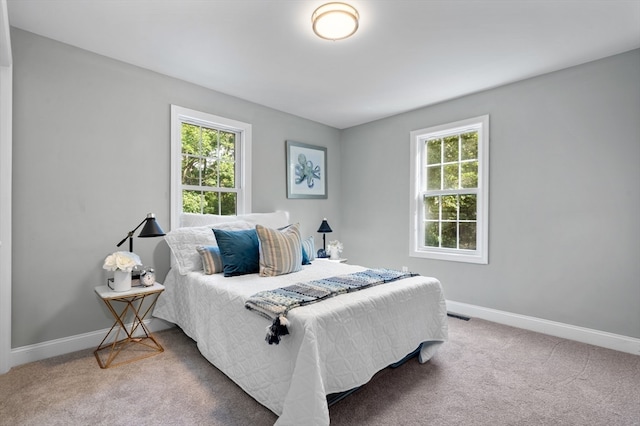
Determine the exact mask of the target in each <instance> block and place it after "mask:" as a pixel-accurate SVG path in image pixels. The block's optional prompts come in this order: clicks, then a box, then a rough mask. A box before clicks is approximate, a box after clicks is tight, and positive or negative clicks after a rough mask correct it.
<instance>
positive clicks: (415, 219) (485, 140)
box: [409, 115, 489, 264]
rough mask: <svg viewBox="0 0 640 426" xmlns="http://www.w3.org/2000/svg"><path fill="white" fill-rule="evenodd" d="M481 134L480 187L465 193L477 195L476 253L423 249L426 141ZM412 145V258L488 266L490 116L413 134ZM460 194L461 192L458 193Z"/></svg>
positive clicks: (410, 249) (425, 247)
mask: <svg viewBox="0 0 640 426" xmlns="http://www.w3.org/2000/svg"><path fill="white" fill-rule="evenodd" d="M468 130H477V131H478V187H477V189H470V190H469V191H466V190H465V193H473V194H476V195H477V199H476V209H477V212H476V220H477V227H476V249H475V250H463V249H451V248H440V247H428V246H425V245H424V221H423V220H422V219H423V218H424V217H425V213H424V202H423V196H424V194H425V193H426V192H427V191H426V189H425V188H423V185H424V182H425V181H426V177H425V176H424V173H425V172H426V167H425V163H426V149H425V141H426V140H428V139H432V138H435V137H444V136H449V135H452V134H458V133H464V132H466V131H468ZM410 141H411V166H410V170H411V185H410V186H411V198H410V199H411V201H410V209H409V211H410V233H409V235H410V237H409V240H410V243H409V244H410V246H409V256H411V257H421V258H428V259H438V260H450V261H455V262H468V263H479V264H488V263H489V116H488V115H483V116H479V117H474V118H469V119H466V120H460V121H456V122H453V123H448V124H443V125H439V126H433V127H428V128H425V129H420V130H414V131H412V132H411V133H410ZM456 192H458V193H460V191H456Z"/></svg>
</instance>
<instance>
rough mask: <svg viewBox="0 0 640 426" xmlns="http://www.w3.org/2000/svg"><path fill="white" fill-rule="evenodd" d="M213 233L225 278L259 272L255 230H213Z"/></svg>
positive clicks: (258, 253) (258, 254)
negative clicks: (218, 248)
mask: <svg viewBox="0 0 640 426" xmlns="http://www.w3.org/2000/svg"><path fill="white" fill-rule="evenodd" d="M213 233H214V234H215V236H216V241H217V242H218V247H220V256H221V257H222V272H223V274H224V276H225V277H233V276H236V275H245V274H255V273H257V272H258V271H259V270H260V252H259V244H258V234H257V233H256V230H255V229H246V230H242V231H223V230H222V229H215V228H214V229H213Z"/></svg>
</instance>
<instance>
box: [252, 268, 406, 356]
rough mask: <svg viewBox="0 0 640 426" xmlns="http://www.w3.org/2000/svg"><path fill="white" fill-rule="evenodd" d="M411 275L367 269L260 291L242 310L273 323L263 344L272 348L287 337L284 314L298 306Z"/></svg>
mask: <svg viewBox="0 0 640 426" xmlns="http://www.w3.org/2000/svg"><path fill="white" fill-rule="evenodd" d="M416 275H418V274H415V273H413V272H401V271H395V270H392V269H385V268H379V269H367V270H366V271H362V272H354V273H352V274H346V275H339V276H336V277H331V278H323V279H320V280H314V281H309V282H306V283H297V284H293V285H290V286H287V287H282V288H278V289H275V290H267V291H261V292H260V293H256V294H254V295H253V296H251V297H250V298H249V299H248V300H247V301H246V303H245V307H246V308H247V309H249V310H251V311H253V312H256V313H257V314H260V315H262V316H264V317H266V318H269V319H272V320H273V323H272V324H271V325H270V326H269V327H267V337H266V339H265V340H266V341H267V342H268V343H269V344H270V345H271V344H273V343H275V344H276V345H277V344H278V343H280V336H284V335H286V334H289V330H288V329H287V325H288V324H289V321H287V319H286V316H287V313H288V312H289V311H290V310H291V309H293V308H297V307H299V306H304V305H308V304H311V303H316V302H320V301H322V300H324V299H327V298H329V297H333V296H337V295H339V294H343V293H349V292H353V291H358V290H364V289H365V288H369V287H373V286H376V285H378V284H384V283H389V282H392V281H396V280H399V279H402V278H409V277H413V276H416Z"/></svg>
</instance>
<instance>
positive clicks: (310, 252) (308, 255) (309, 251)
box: [302, 237, 316, 265]
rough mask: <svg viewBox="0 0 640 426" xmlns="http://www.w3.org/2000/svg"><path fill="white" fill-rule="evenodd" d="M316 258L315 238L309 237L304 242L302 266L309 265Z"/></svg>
mask: <svg viewBox="0 0 640 426" xmlns="http://www.w3.org/2000/svg"><path fill="white" fill-rule="evenodd" d="M315 258H316V247H315V243H314V242H313V237H307V238H305V239H304V241H303V242H302V264H303V265H309V264H310V263H311V261H312V260H315ZM305 260H306V263H305Z"/></svg>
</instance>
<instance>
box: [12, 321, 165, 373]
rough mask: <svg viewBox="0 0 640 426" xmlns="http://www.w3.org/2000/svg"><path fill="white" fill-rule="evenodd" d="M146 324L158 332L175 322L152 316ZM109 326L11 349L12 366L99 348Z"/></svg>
mask: <svg viewBox="0 0 640 426" xmlns="http://www.w3.org/2000/svg"><path fill="white" fill-rule="evenodd" d="M144 323H145V325H146V326H147V327H148V328H149V330H151V332H156V331H160V330H165V329H167V328H170V327H173V324H171V323H169V322H166V321H163V320H161V319H159V318H151V319H148V320H145V321H144ZM108 331H109V329H108V328H105V329H104V330H97V331H92V332H90V333H83V334H77V335H75V336H69V337H64V338H62V339H55V340H49V341H48V342H42V343H36V344H34V345H27V346H22V347H19V348H15V349H12V350H11V366H12V367H15V366H17V365H21V364H26V363H28V362H34V361H40V360H43V359H46V358H51V357H54V356H58V355H64V354H67V353H71V352H75V351H80V350H83V349H88V348H97V347H98V345H99V344H100V342H101V341H102V339H104V336H106V334H107V332H108Z"/></svg>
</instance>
